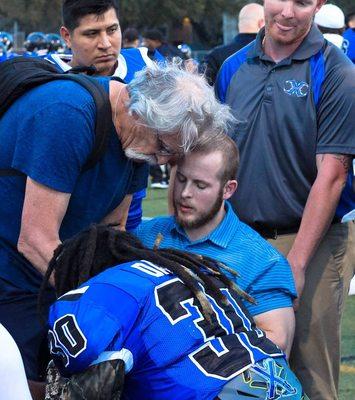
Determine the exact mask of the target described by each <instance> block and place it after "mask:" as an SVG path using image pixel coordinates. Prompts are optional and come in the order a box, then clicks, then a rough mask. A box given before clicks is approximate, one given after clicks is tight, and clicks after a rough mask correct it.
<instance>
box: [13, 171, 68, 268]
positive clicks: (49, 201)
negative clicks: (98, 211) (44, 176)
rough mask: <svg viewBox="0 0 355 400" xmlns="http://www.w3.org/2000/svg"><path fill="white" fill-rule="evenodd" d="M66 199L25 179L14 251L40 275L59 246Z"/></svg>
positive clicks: (66, 195)
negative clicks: (23, 257)
mask: <svg viewBox="0 0 355 400" xmlns="http://www.w3.org/2000/svg"><path fill="white" fill-rule="evenodd" d="M69 199H70V194H69V193H62V192H58V191H56V190H53V189H50V188H48V187H47V186H44V185H41V184H40V183H37V182H35V181H34V180H32V179H31V178H27V182H26V190H25V199H24V204H23V210H22V219H21V230H20V236H19V239H18V243H17V249H18V251H19V252H20V253H22V254H23V255H24V256H25V257H26V258H27V259H28V260H29V261H30V263H31V264H32V265H33V266H34V267H36V268H37V269H38V271H39V272H40V273H41V274H42V275H43V274H44V273H45V271H46V269H47V266H48V262H49V261H50V259H51V258H52V256H53V251H54V250H55V249H56V248H57V246H58V245H59V244H60V239H59V228H60V225H61V223H62V220H63V218H64V215H65V212H66V210H67V207H68V203H69Z"/></svg>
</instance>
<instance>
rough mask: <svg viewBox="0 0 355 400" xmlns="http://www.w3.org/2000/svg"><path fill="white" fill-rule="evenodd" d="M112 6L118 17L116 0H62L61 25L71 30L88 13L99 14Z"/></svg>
mask: <svg viewBox="0 0 355 400" xmlns="http://www.w3.org/2000/svg"><path fill="white" fill-rule="evenodd" d="M111 8H113V9H114V10H115V11H116V15H117V18H118V2H117V0H63V3H62V21H63V25H64V26H65V27H66V28H67V29H68V30H69V31H73V30H74V29H75V28H77V27H78V26H79V25H80V19H81V18H83V17H85V16H86V15H89V14H94V15H97V16H100V15H102V14H104V13H105V12H106V11H108V10H110V9H111Z"/></svg>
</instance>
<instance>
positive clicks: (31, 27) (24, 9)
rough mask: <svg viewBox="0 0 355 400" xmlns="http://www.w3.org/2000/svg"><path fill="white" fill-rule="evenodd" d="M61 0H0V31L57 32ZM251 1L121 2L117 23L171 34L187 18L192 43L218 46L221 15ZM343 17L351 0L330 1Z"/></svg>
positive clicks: (349, 7)
mask: <svg viewBox="0 0 355 400" xmlns="http://www.w3.org/2000/svg"><path fill="white" fill-rule="evenodd" d="M61 2H62V1H61V0H1V2H0V30H11V29H12V26H13V24H14V22H15V21H16V22H17V23H18V24H19V28H20V30H22V31H25V33H29V32H33V31H43V32H57V31H58V29H59V27H60V24H61V11H60V9H61ZM248 2H251V1H246V0H193V1H192V0H135V1H132V0H121V1H119V4H120V21H121V25H122V27H123V28H126V27H127V26H135V27H137V28H138V29H139V30H140V31H143V30H144V29H146V28H152V27H159V28H163V30H164V31H165V33H167V34H168V36H169V34H171V33H172V32H173V31H174V28H177V27H180V26H181V24H182V21H183V19H184V18H186V17H188V18H189V20H190V21H191V24H192V26H193V29H194V32H195V38H194V39H195V40H197V41H199V42H200V44H201V45H203V46H204V47H210V46H213V45H215V44H217V43H221V41H222V40H221V38H222V14H223V12H229V13H231V14H232V15H237V13H238V11H239V10H240V9H241V8H242V7H243V5H245V4H247V3H248ZM331 2H332V3H334V4H336V5H338V6H340V7H341V8H342V9H343V10H344V12H345V14H346V13H347V12H348V11H350V9H351V7H352V5H353V0H339V1H331Z"/></svg>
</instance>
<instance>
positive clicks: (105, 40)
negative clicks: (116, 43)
mask: <svg viewBox="0 0 355 400" xmlns="http://www.w3.org/2000/svg"><path fill="white" fill-rule="evenodd" d="M99 47H100V48H102V49H108V48H109V47H111V42H110V38H109V36H108V34H107V33H106V32H103V33H102V34H101V35H100V41H99Z"/></svg>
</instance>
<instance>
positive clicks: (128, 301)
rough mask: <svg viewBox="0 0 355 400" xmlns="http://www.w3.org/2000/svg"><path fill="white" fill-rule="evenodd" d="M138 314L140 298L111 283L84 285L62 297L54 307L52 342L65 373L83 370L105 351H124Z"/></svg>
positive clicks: (56, 359) (53, 353)
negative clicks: (137, 300) (137, 298)
mask: <svg viewBox="0 0 355 400" xmlns="http://www.w3.org/2000/svg"><path fill="white" fill-rule="evenodd" d="M138 313H139V306H138V304H137V302H136V300H135V299H134V298H133V297H131V296H130V295H129V294H127V293H126V292H125V291H123V290H121V289H119V288H117V287H115V286H113V285H109V284H102V283H101V284H100V283H97V284H92V285H91V286H82V287H81V288H79V289H76V290H73V291H71V292H68V293H66V294H65V295H64V296H62V297H61V298H59V299H58V301H57V302H56V303H54V304H53V305H52V306H51V308H50V313H49V327H50V331H49V344H50V352H51V355H52V357H53V359H54V361H55V363H56V365H57V366H58V367H59V369H60V371H61V373H62V374H64V375H70V374H72V373H76V372H80V371H83V370H85V369H86V368H88V366H89V365H90V364H91V363H92V362H93V361H95V360H97V358H98V357H99V356H100V354H101V353H103V352H104V351H107V350H117V351H119V350H121V346H122V344H123V343H124V341H125V339H126V337H127V335H128V333H129V331H130V330H131V328H132V326H133V324H134V323H135V320H136V318H137V316H138ZM113 342H114V347H115V348H114V349H112V344H113Z"/></svg>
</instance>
